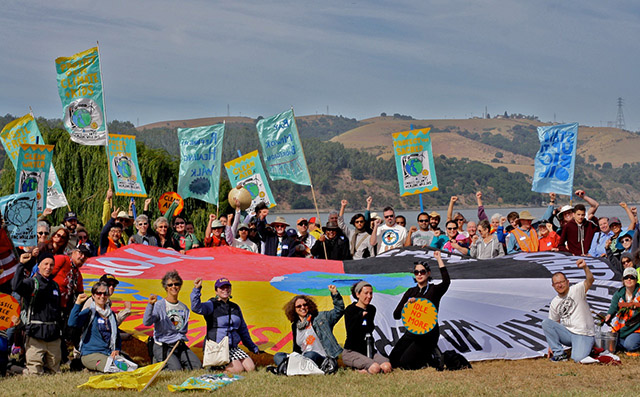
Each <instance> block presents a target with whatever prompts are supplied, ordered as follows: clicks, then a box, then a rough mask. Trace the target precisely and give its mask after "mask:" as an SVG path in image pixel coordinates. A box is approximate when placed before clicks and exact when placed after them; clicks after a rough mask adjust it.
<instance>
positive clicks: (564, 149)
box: [531, 123, 578, 196]
mask: <svg viewBox="0 0 640 397" xmlns="http://www.w3.org/2000/svg"><path fill="white" fill-rule="evenodd" d="M538 138H539V139H540V150H538V153H537V154H536V159H535V170H534V172H533V184H532V186H531V190H532V191H534V192H539V193H557V194H564V195H567V196H571V194H572V192H573V173H574V169H575V165H576V146H577V144H578V123H572V124H560V125H552V126H549V127H538Z"/></svg>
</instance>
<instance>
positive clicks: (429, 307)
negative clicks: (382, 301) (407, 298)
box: [402, 298, 438, 335]
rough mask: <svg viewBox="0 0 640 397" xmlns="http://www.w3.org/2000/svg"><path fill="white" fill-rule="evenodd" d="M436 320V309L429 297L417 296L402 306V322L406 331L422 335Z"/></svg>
mask: <svg viewBox="0 0 640 397" xmlns="http://www.w3.org/2000/svg"><path fill="white" fill-rule="evenodd" d="M437 322H438V310H436V307H435V306H434V304H433V303H431V301H430V300H429V299H423V298H418V299H416V301H415V302H413V303H409V302H407V304H406V305H404V307H403V308H402V324H403V325H404V326H405V328H406V329H407V331H409V332H411V333H412V334H416V335H424V334H426V333H427V332H429V331H431V330H432V329H433V328H434V327H435V326H436V324H437Z"/></svg>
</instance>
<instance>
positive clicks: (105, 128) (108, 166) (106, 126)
mask: <svg viewBox="0 0 640 397" xmlns="http://www.w3.org/2000/svg"><path fill="white" fill-rule="evenodd" d="M96 48H97V49H98V65H100V85H102V110H103V112H104V131H105V133H106V134H107V140H106V142H105V144H104V152H105V154H106V155H107V181H108V182H109V189H111V187H112V186H111V163H110V162H109V123H108V122H107V101H106V100H105V95H104V79H103V78H102V62H100V42H98V41H97V40H96Z"/></svg>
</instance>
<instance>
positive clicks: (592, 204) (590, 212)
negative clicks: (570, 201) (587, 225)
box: [576, 190, 600, 219]
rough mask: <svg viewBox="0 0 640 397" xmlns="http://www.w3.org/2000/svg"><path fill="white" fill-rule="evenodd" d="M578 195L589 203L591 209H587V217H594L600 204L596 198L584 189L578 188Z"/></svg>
mask: <svg viewBox="0 0 640 397" xmlns="http://www.w3.org/2000/svg"><path fill="white" fill-rule="evenodd" d="M576 196H578V197H580V198H581V199H583V200H584V201H586V202H587V203H588V204H589V209H588V210H587V219H591V218H593V217H594V216H595V214H596V211H597V210H598V207H599V206H600V204H599V203H598V202H597V201H596V200H594V199H592V198H591V197H589V196H587V194H586V193H585V191H584V190H576Z"/></svg>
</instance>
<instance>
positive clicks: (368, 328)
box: [342, 281, 391, 374]
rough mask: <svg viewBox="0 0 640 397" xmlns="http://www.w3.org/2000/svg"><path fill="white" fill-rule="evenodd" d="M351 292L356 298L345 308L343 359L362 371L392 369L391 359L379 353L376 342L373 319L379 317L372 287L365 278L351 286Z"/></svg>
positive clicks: (376, 371) (371, 371)
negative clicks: (372, 301)
mask: <svg viewBox="0 0 640 397" xmlns="http://www.w3.org/2000/svg"><path fill="white" fill-rule="evenodd" d="M351 295H353V297H354V298H356V299H357V301H356V302H354V303H352V304H350V305H349V306H347V308H346V309H345V311H344V324H345V327H346V329H347V339H346V341H345V342H344V350H343V351H342V361H343V362H344V363H345V365H347V366H349V367H352V368H355V369H358V370H360V371H362V372H363V373H367V372H368V373H370V374H377V373H379V372H380V371H382V372H384V373H385V374H386V373H389V372H391V363H389V359H387V358H386V357H384V356H383V355H382V354H380V353H378V352H376V348H375V346H374V344H373V330H374V328H375V325H374V322H373V320H374V318H375V316H376V307H375V306H373V305H372V304H371V299H372V298H373V287H372V286H371V284H369V283H367V282H366V281H360V282H358V283H356V284H354V285H353V286H352V287H351Z"/></svg>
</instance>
